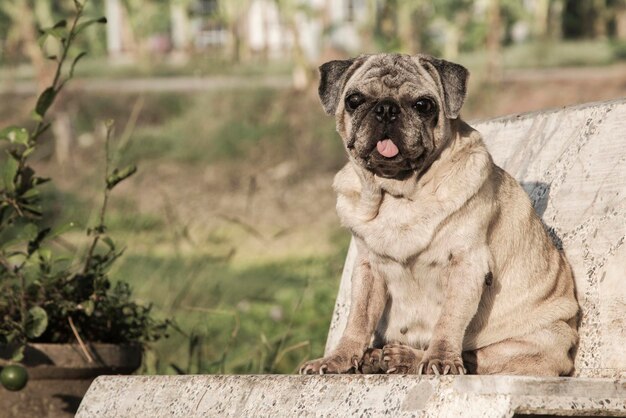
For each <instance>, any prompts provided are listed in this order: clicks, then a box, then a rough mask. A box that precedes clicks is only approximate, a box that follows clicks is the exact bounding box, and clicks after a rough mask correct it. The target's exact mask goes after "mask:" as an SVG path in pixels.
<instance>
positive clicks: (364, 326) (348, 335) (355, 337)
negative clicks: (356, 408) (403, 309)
mask: <svg viewBox="0 0 626 418" xmlns="http://www.w3.org/2000/svg"><path fill="white" fill-rule="evenodd" d="M357 245H358V247H357V248H358V251H359V259H358V263H357V266H356V268H355V271H354V273H353V276H352V295H351V301H350V314H349V315H348V322H347V324H346V329H345V330H344V332H343V336H342V337H341V339H340V340H339V343H338V344H337V347H336V348H335V349H334V350H333V351H332V352H331V353H330V355H328V356H326V357H324V358H321V359H317V360H312V361H309V362H306V363H304V364H303V365H302V367H300V374H316V373H320V374H324V373H347V372H350V371H357V370H358V368H359V363H360V361H361V358H362V357H363V353H364V352H365V350H366V348H367V346H368V345H369V343H370V340H371V338H372V335H373V334H374V330H375V328H376V325H377V324H378V321H379V320H380V317H381V315H382V313H383V310H384V308H385V303H386V300H387V291H386V288H385V283H384V281H383V280H382V279H380V278H377V277H375V275H374V274H373V273H372V270H371V268H370V263H369V261H368V259H367V252H366V250H365V249H364V247H363V246H362V245H359V244H358V240H357Z"/></svg>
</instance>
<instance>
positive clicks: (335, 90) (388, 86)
mask: <svg viewBox="0 0 626 418" xmlns="http://www.w3.org/2000/svg"><path fill="white" fill-rule="evenodd" d="M320 75H321V81H320V86H319V95H320V98H321V101H322V105H323V106H324V110H325V111H326V113H328V114H329V115H335V117H336V119H337V131H338V132H339V134H340V135H341V137H342V138H343V140H344V145H345V146H346V149H347V151H348V153H349V155H350V157H351V158H352V159H354V160H355V161H356V162H357V163H358V164H360V165H362V166H363V167H365V168H366V169H368V170H370V171H371V172H373V173H374V174H376V175H378V176H381V177H385V178H395V179H404V178H406V177H408V176H410V175H411V174H412V173H413V172H415V171H419V170H421V169H422V168H423V166H424V164H426V163H427V162H428V161H429V157H432V156H434V155H435V154H436V153H437V151H438V149H439V148H440V147H441V146H443V143H444V142H445V139H446V138H445V136H446V135H445V132H447V129H448V127H449V121H450V120H451V119H456V118H458V117H459V112H460V110H461V106H462V105H463V101H464V100H465V94H466V88H467V78H468V76H469V73H468V71H467V69H465V68H464V67H463V66H461V65H458V64H454V63H451V62H448V61H444V60H441V59H437V58H434V57H431V56H428V55H416V56H410V55H399V54H378V55H369V56H360V57H358V58H353V59H349V60H342V61H330V62H327V63H326V64H324V65H322V66H321V67H320Z"/></svg>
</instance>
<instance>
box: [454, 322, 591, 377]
mask: <svg viewBox="0 0 626 418" xmlns="http://www.w3.org/2000/svg"><path fill="white" fill-rule="evenodd" d="M577 340H578V338H577V335H576V331H575V327H573V325H570V324H567V323H565V322H563V321H558V322H555V323H553V324H551V325H550V326H548V327H546V328H542V329H539V330H537V331H535V332H532V333H530V334H526V335H524V336H522V337H518V338H510V339H508V340H504V341H501V342H498V343H495V344H492V345H489V346H487V347H483V348H480V349H478V350H473V351H471V352H467V353H463V358H464V360H465V362H466V365H467V368H468V370H470V371H471V372H472V373H476V374H507V375H528V376H568V375H570V374H571V373H572V371H573V370H574V362H573V359H572V357H573V353H572V349H573V348H574V347H575V346H576V343H577Z"/></svg>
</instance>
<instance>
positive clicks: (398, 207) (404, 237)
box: [337, 194, 447, 262]
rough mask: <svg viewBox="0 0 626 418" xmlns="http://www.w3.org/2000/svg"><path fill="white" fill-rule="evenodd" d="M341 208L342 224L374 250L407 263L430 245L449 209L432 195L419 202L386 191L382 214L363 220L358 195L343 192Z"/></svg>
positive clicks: (340, 197) (379, 212)
mask: <svg viewBox="0 0 626 418" xmlns="http://www.w3.org/2000/svg"><path fill="white" fill-rule="evenodd" d="M337 209H338V213H339V216H340V218H341V220H342V223H343V224H344V225H345V226H347V227H348V228H349V229H350V230H351V231H352V233H353V234H354V235H355V236H357V237H359V238H360V239H362V240H363V241H364V243H365V244H366V246H367V248H368V249H369V250H370V251H371V252H373V253H375V254H377V255H379V256H381V257H386V258H390V259H392V260H395V261H400V262H407V261H408V260H410V259H411V258H414V257H415V256H416V255H417V254H420V253H421V252H423V251H424V250H425V249H426V248H427V247H428V246H429V244H430V242H431V241H432V237H433V235H434V233H435V230H436V228H437V226H438V224H439V223H440V222H441V220H442V219H443V218H445V216H442V215H443V214H444V213H445V212H446V209H447V208H445V207H444V205H442V204H440V203H439V202H438V201H437V200H436V199H433V198H432V196H428V198H424V199H421V200H420V201H419V202H417V201H413V200H409V199H404V198H396V197H393V196H391V195H388V194H386V195H385V196H384V198H383V201H382V203H381V204H380V207H379V210H378V214H377V215H376V217H375V218H373V219H370V220H362V219H359V217H358V215H357V214H358V201H357V199H355V198H350V197H348V196H342V195H339V196H338V200H337Z"/></svg>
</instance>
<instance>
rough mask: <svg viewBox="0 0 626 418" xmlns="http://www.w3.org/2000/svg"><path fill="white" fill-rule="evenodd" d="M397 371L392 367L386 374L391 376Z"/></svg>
mask: <svg viewBox="0 0 626 418" xmlns="http://www.w3.org/2000/svg"><path fill="white" fill-rule="evenodd" d="M396 370H397V369H396V368H395V367H392V368H391V369H389V370H387V371H386V373H387V374H391V373H393V372H395V371H396Z"/></svg>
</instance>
